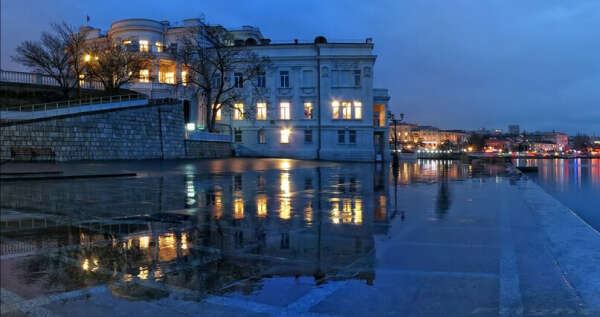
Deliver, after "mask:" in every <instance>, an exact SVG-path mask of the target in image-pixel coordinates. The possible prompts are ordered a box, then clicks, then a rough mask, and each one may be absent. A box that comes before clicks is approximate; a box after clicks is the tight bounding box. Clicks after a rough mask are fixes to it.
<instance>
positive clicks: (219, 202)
mask: <svg viewBox="0 0 600 317" xmlns="http://www.w3.org/2000/svg"><path fill="white" fill-rule="evenodd" d="M222 215H223V197H221V193H216V194H215V209H214V217H215V218H217V219H220V218H221V216H222Z"/></svg>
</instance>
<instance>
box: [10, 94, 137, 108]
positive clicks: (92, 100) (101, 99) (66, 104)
mask: <svg viewBox="0 0 600 317" xmlns="http://www.w3.org/2000/svg"><path fill="white" fill-rule="evenodd" d="M140 99H147V97H146V96H145V95H141V94H130V95H117V96H98V97H89V98H82V99H73V100H64V101H54V102H46V103H38V104H31V105H19V106H12V107H2V109H1V110H2V111H18V112H33V111H48V110H56V109H65V108H71V107H79V106H87V105H97V104H106V103H113V102H125V101H132V100H140Z"/></svg>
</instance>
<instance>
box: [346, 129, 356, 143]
mask: <svg viewBox="0 0 600 317" xmlns="http://www.w3.org/2000/svg"><path fill="white" fill-rule="evenodd" d="M348 142H350V144H356V130H350V131H348Z"/></svg>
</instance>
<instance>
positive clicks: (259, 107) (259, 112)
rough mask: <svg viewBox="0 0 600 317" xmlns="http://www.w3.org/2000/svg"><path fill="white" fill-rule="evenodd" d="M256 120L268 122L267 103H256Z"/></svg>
mask: <svg viewBox="0 0 600 317" xmlns="http://www.w3.org/2000/svg"><path fill="white" fill-rule="evenodd" d="M256 120H267V103H266V102H258V103H256Z"/></svg>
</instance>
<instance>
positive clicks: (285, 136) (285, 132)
mask: <svg viewBox="0 0 600 317" xmlns="http://www.w3.org/2000/svg"><path fill="white" fill-rule="evenodd" d="M280 134H281V137H280V140H279V142H280V143H283V144H288V143H290V135H291V134H292V130H291V129H290V128H283V129H281V132H280Z"/></svg>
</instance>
